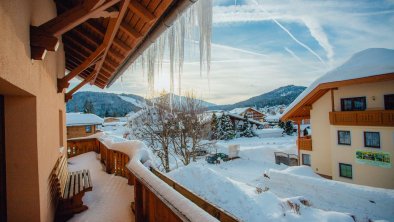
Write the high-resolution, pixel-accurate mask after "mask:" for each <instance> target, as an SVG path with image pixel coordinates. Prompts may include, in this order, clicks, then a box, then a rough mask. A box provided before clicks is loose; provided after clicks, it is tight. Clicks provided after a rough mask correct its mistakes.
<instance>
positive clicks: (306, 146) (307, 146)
mask: <svg viewBox="0 0 394 222" xmlns="http://www.w3.org/2000/svg"><path fill="white" fill-rule="evenodd" d="M297 144H298V147H299V148H300V150H308V151H312V138H311V137H310V136H306V137H300V138H298V139H297Z"/></svg>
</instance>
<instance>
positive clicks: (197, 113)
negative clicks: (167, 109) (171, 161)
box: [172, 93, 210, 165]
mask: <svg viewBox="0 0 394 222" xmlns="http://www.w3.org/2000/svg"><path fill="white" fill-rule="evenodd" d="M205 111H206V108H205V107H204V106H203V105H202V102H201V100H197V99H196V96H195V95H194V94H193V93H188V94H187V96H185V97H183V98H182V101H180V103H179V105H178V106H177V107H176V108H175V109H174V113H175V120H176V125H175V127H174V128H173V135H172V143H173V149H174V152H175V154H176V155H177V156H178V157H179V158H180V159H181V161H182V162H183V164H184V165H188V164H189V163H190V161H191V160H193V161H195V160H196V155H197V154H198V152H199V151H200V150H203V149H205V148H206V147H207V145H208V144H207V143H203V140H204V139H205V138H207V136H208V128H209V125H210V122H209V121H205V119H206V118H205V116H204V112H205Z"/></svg>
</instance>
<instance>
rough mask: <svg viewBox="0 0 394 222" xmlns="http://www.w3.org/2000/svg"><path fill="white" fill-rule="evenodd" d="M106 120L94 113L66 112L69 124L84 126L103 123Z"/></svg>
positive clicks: (67, 123)
mask: <svg viewBox="0 0 394 222" xmlns="http://www.w3.org/2000/svg"><path fill="white" fill-rule="evenodd" d="M103 122H104V120H103V119H102V118H101V117H99V116H97V115H95V114H92V113H66V125H67V126H84V125H98V124H102V123H103Z"/></svg>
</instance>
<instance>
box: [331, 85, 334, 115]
mask: <svg viewBox="0 0 394 222" xmlns="http://www.w3.org/2000/svg"><path fill="white" fill-rule="evenodd" d="M330 91H331V112H335V104H334V89H331V90H330Z"/></svg>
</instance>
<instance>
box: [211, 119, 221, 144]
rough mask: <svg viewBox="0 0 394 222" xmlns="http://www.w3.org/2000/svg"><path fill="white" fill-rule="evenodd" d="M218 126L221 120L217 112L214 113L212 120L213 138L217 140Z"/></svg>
mask: <svg viewBox="0 0 394 222" xmlns="http://www.w3.org/2000/svg"><path fill="white" fill-rule="evenodd" d="M218 127H219V120H218V118H217V116H216V114H215V113H213V114H212V121H211V133H212V135H211V139H213V140H217V139H218V138H219V136H218Z"/></svg>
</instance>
